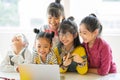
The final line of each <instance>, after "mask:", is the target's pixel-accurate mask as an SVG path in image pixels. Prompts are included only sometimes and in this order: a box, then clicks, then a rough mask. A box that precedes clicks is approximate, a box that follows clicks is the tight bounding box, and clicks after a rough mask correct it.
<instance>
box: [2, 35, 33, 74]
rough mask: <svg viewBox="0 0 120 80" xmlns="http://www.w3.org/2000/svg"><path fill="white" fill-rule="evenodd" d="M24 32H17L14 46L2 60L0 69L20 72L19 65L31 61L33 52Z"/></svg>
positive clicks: (13, 41) (13, 42)
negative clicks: (29, 47) (29, 48)
mask: <svg viewBox="0 0 120 80" xmlns="http://www.w3.org/2000/svg"><path fill="white" fill-rule="evenodd" d="M27 47H28V41H27V39H26V37H25V35H24V34H20V33H19V34H16V35H15V36H14V37H13V38H12V48H11V50H10V51H8V52H7V55H6V57H5V59H4V60H3V61H2V63H1V66H0V70H1V71H3V72H19V69H18V65H19V64H23V63H31V52H30V51H29V50H28V48H27Z"/></svg>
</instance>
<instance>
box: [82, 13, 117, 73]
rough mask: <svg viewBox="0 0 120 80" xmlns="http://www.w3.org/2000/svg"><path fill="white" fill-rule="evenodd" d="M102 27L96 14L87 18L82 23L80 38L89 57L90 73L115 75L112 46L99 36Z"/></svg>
mask: <svg viewBox="0 0 120 80" xmlns="http://www.w3.org/2000/svg"><path fill="white" fill-rule="evenodd" d="M101 32H102V25H101V24H100V22H99V21H98V19H97V17H96V15H95V14H90V15H89V16H87V17H85V18H84V19H83V20H82V21H81V23H80V36H81V37H82V39H83V44H84V46H85V48H86V50H87V55H88V64H89V70H88V72H91V73H96V74H99V75H106V74H108V73H115V72H116V66H115V63H114V62H113V61H112V51H111V48H110V46H109V45H108V44H107V43H106V42H105V41H104V40H103V39H102V38H101V37H100V36H99V35H100V33H101Z"/></svg>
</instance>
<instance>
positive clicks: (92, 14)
mask: <svg viewBox="0 0 120 80" xmlns="http://www.w3.org/2000/svg"><path fill="white" fill-rule="evenodd" d="M89 16H93V17H97V16H96V15H95V14H94V13H91V14H89Z"/></svg>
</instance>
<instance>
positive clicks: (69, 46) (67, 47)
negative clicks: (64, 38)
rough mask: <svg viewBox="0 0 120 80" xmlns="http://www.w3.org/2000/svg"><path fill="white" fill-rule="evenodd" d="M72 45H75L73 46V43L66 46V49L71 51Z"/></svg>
mask: <svg viewBox="0 0 120 80" xmlns="http://www.w3.org/2000/svg"><path fill="white" fill-rule="evenodd" d="M72 47H74V46H73V43H71V44H69V45H66V46H64V48H65V50H66V51H70V49H71V48H72Z"/></svg>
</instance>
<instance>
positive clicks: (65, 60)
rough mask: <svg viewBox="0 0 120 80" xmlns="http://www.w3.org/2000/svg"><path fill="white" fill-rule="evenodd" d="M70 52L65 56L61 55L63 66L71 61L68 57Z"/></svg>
mask: <svg viewBox="0 0 120 80" xmlns="http://www.w3.org/2000/svg"><path fill="white" fill-rule="evenodd" d="M69 57H70V54H69V53H68V54H67V56H64V57H63V65H64V66H69V65H70V64H71V62H72V59H69Z"/></svg>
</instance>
